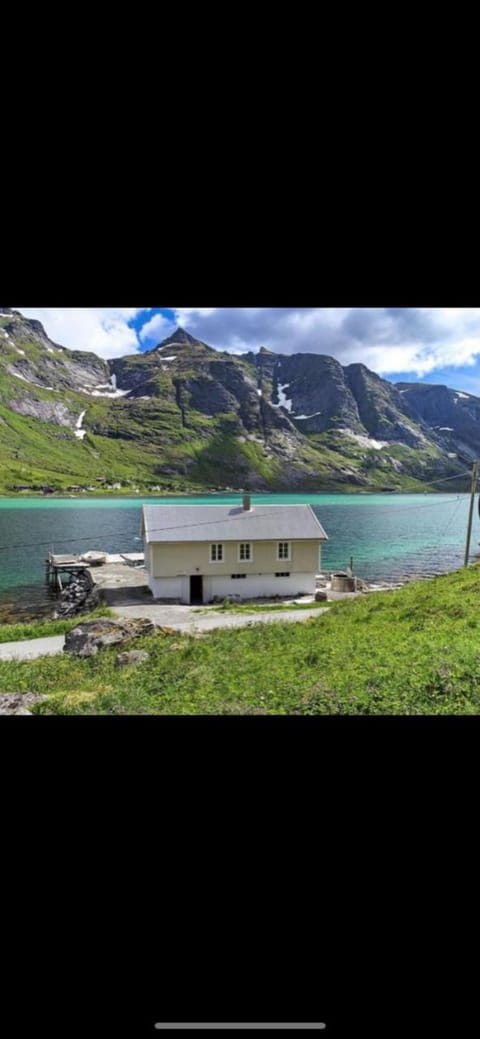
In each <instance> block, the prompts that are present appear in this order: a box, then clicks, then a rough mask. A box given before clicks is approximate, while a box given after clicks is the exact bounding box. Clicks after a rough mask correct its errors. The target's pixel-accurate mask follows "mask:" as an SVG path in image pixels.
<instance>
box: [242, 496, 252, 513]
mask: <svg viewBox="0 0 480 1039" xmlns="http://www.w3.org/2000/svg"><path fill="white" fill-rule="evenodd" d="M251 508H252V506H251V504H250V495H249V494H244V495H243V511H244V512H250V510H251Z"/></svg>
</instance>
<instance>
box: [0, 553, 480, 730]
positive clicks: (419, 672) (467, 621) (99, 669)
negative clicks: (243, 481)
mask: <svg viewBox="0 0 480 1039" xmlns="http://www.w3.org/2000/svg"><path fill="white" fill-rule="evenodd" d="M479 634H480V569H479V567H478V565H474V566H471V567H470V568H469V569H468V570H462V571H459V572H458V573H455V574H450V575H447V576H443V577H437V578H435V579H434V580H432V581H422V582H418V583H417V584H410V585H408V586H406V587H405V588H402V589H400V590H399V591H397V592H386V593H377V594H372V595H368V596H365V598H361V599H357V600H355V601H354V602H339V603H335V604H334V605H333V606H332V607H331V608H330V610H329V612H328V613H325V614H323V615H321V616H319V617H318V618H317V617H314V618H311V619H308V620H306V621H305V622H304V623H297V624H282V623H281V622H279V623H275V624H266V625H265V626H263V625H252V627H247V628H244V629H237V630H235V629H229V630H223V631H215V632H212V633H210V634H209V635H206V636H201V637H194V636H190V635H188V636H187V635H184V636H182V635H179V634H175V635H171V636H168V635H160V634H158V635H156V636H153V637H149V638H144V639H139V640H136V641H135V643H132V646H134V647H135V648H138V649H146V650H148V652H149V653H150V660H149V661H147V662H146V663H144V664H142V665H140V666H139V667H126V668H122V669H118V668H117V667H116V666H115V658H116V655H117V651H116V650H114V649H112V650H105V651H103V652H101V653H99V654H98V656H97V657H93V658H90V659H86V660H80V659H78V658H72V657H69V656H67V655H66V654H62V655H58V656H56V657H44V658H42V659H39V660H35V661H24V662H10V661H5V662H0V690H1V691H2V692H22V691H25V692H26V691H32V692H40V693H45V694H47V695H48V700H46V701H44V702H43V703H41V704H39V705H38V706H37V708H36V713H41V714H52V713H53V714H85V713H87V714H88V713H89V714H159V715H162V714H227V715H242V714H259V715H262V714H284V715H285V714H295V715H317V714H354V715H355V714H362V715H368V714H477V713H479V712H480V653H479Z"/></svg>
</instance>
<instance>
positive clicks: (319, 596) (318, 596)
mask: <svg viewBox="0 0 480 1039" xmlns="http://www.w3.org/2000/svg"><path fill="white" fill-rule="evenodd" d="M326 600H327V592H326V591H322V590H320V591H318V592H315V602H326Z"/></svg>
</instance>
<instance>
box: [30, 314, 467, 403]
mask: <svg viewBox="0 0 480 1039" xmlns="http://www.w3.org/2000/svg"><path fill="white" fill-rule="evenodd" d="M15 309H18V310H20V311H21V312H22V313H23V314H25V316H26V317H32V318H37V319H38V320H40V321H41V322H42V324H43V325H44V327H45V329H46V332H47V334H48V335H49V336H50V338H51V339H53V340H54V341H55V342H57V343H61V344H62V345H63V346H67V347H70V348H72V349H77V350H92V351H93V352H94V353H97V354H99V355H100V356H102V357H105V358H113V357H120V356H122V355H124V354H128V353H134V352H136V351H139V352H141V351H144V350H150V349H152V348H153V347H154V346H156V345H157V344H158V343H159V342H161V341H162V340H163V339H165V338H166V337H167V336H169V335H171V334H172V332H173V331H174V330H175V328H176V327H177V326H178V325H181V326H182V327H183V328H186V329H187V331H189V332H191V334H192V335H194V336H196V337H197V338H199V339H202V340H203V341H204V342H206V343H208V344H209V345H210V346H212V347H214V348H215V349H218V350H229V351H230V352H232V353H236V354H241V353H244V352H247V351H248V350H253V351H256V350H258V349H259V348H260V347H261V346H265V347H267V348H268V349H270V350H274V351H275V352H277V353H280V354H290V353H298V352H303V353H320V354H328V355H330V356H332V357H335V358H336V359H337V360H338V361H340V363H341V364H344V365H345V364H352V363H355V362H360V363H363V364H366V365H367V366H368V367H369V368H371V369H372V370H373V371H374V372H377V373H378V374H379V375H381V376H383V378H386V379H389V380H391V381H392V382H396V381H402V380H404V381H421V382H429V383H435V382H436V383H445V384H447V385H449V386H452V387H453V388H455V389H459V390H464V391H465V392H467V393H474V394H478V395H479V396H480V308H458V307H433V308H432V307H416V308H415V307H362V308H352V307H324V308H319V307H298V308H295V307H238V308H225V307H223V308H222V307H177V308H173V307H172V308H167V307H164V308H162V307H143V308H142V307H76V308H68V309H59V308H48V307H43V308H28V307H18V308H15Z"/></svg>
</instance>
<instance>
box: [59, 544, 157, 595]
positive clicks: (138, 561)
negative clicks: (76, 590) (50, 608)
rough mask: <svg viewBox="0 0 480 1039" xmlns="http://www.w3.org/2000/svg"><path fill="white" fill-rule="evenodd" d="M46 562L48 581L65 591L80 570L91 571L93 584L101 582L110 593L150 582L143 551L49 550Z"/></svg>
mask: <svg viewBox="0 0 480 1039" xmlns="http://www.w3.org/2000/svg"><path fill="white" fill-rule="evenodd" d="M45 565H46V578H47V582H48V584H49V585H51V586H52V587H53V588H54V589H55V590H56V591H58V592H62V591H63V589H64V586H65V585H66V584H70V582H71V581H72V580H73V579H74V578H75V577H78V575H79V574H88V577H89V579H90V584H91V585H92V587H93V585H97V586H98V587H99V588H101V589H102V592H103V591H105V592H107V593H108V592H109V591H110V592H112V591H113V590H114V589H119V588H126V589H128V588H132V589H135V588H138V587H142V586H143V585H145V586H146V584H147V577H146V574H145V569H144V554H143V552H125V553H118V554H117V555H112V554H109V553H100V552H85V553H84V554H83V555H56V554H55V553H53V552H49V553H48V557H47V559H46V560H45Z"/></svg>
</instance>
